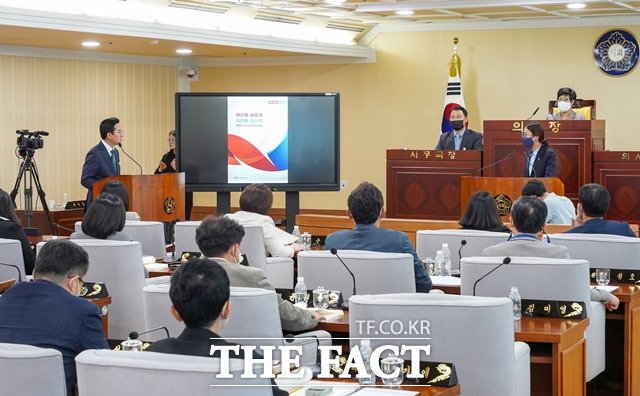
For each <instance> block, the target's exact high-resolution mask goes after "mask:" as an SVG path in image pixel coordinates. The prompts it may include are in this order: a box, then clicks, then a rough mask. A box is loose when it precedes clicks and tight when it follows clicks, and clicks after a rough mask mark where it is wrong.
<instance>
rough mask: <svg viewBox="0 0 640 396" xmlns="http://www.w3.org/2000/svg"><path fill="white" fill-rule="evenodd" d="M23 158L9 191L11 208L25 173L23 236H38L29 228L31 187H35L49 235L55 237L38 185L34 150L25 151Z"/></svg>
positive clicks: (31, 201) (31, 204)
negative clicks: (45, 218)
mask: <svg viewBox="0 0 640 396" xmlns="http://www.w3.org/2000/svg"><path fill="white" fill-rule="evenodd" d="M21 154H23V153H21ZM24 154H25V155H24V156H23V159H22V164H20V170H18V177H17V178H16V184H15V185H14V186H13V190H11V194H9V195H10V197H11V201H13V206H15V207H17V205H16V196H17V195H18V190H19V188H20V182H21V181H22V178H23V176H24V174H25V172H26V173H28V174H29V177H28V181H27V182H25V187H24V214H25V216H26V217H27V227H24V232H25V234H27V235H29V236H37V235H39V230H38V229H37V228H32V227H31V218H32V217H33V185H34V184H35V186H36V191H37V193H38V197H39V198H40V203H41V204H42V209H43V210H44V213H45V215H46V217H47V223H48V224H49V227H51V235H56V231H55V230H54V227H53V222H52V221H51V215H50V214H49V207H48V206H47V201H46V199H45V196H46V194H45V193H44V191H43V190H42V184H40V176H38V167H37V166H36V163H35V161H34V160H33V156H34V155H35V151H34V150H27V151H26V152H25V153H24ZM36 203H37V200H36Z"/></svg>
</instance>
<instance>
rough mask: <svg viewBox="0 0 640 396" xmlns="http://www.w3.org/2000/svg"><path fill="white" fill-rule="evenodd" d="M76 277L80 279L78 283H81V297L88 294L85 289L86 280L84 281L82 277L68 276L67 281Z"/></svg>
mask: <svg viewBox="0 0 640 396" xmlns="http://www.w3.org/2000/svg"><path fill="white" fill-rule="evenodd" d="M74 276H77V277H78V282H80V295H81V296H82V295H84V294H86V291H85V288H84V279H82V277H81V276H80V275H68V276H67V279H71V278H73V277H74Z"/></svg>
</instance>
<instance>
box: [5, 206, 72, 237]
mask: <svg viewBox="0 0 640 396" xmlns="http://www.w3.org/2000/svg"><path fill="white" fill-rule="evenodd" d="M16 214H17V215H18V218H19V219H20V223H21V224H22V226H23V227H27V226H28V225H27V216H26V215H25V213H24V210H16ZM49 215H50V216H51V222H53V223H57V224H59V225H60V226H62V227H64V228H68V229H71V230H73V229H74V227H75V224H76V221H82V218H83V217H84V208H79V209H54V210H50V211H49ZM31 227H33V228H37V229H38V230H40V233H41V234H51V233H52V232H53V231H54V230H52V229H51V225H50V224H48V223H47V216H46V214H45V212H44V210H34V211H33V217H32V218H31ZM55 231H56V233H57V234H58V235H62V236H69V235H71V232H70V231H67V230H65V229H62V228H59V229H58V230H55Z"/></svg>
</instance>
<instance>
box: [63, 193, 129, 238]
mask: <svg viewBox="0 0 640 396" xmlns="http://www.w3.org/2000/svg"><path fill="white" fill-rule="evenodd" d="M125 218H126V211H125V209H124V203H123V202H122V200H121V199H120V198H119V197H118V196H116V195H113V194H108V193H102V194H100V195H98V197H97V198H96V200H95V201H93V203H92V204H91V206H90V207H89V210H87V214H85V215H84V218H83V219H82V231H76V232H74V233H73V234H71V239H111V240H116V241H130V240H131V237H130V236H129V235H127V234H126V233H125V232H122V230H123V229H124V224H125Z"/></svg>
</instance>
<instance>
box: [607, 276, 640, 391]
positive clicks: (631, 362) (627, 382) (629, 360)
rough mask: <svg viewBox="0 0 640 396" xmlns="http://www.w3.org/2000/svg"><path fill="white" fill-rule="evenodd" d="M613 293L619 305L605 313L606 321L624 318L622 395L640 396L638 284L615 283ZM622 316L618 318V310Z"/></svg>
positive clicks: (639, 304) (639, 287)
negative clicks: (616, 287)
mask: <svg viewBox="0 0 640 396" xmlns="http://www.w3.org/2000/svg"><path fill="white" fill-rule="evenodd" d="M617 286H618V289H616V290H614V291H613V294H614V295H615V296H616V297H618V299H620V304H621V306H620V307H618V309H617V311H615V312H613V313H607V322H609V321H617V320H621V319H622V320H624V324H623V329H624V336H623V342H624V344H623V349H624V353H623V367H624V370H623V384H624V395H626V396H640V339H639V337H640V334H639V333H640V286H635V285H622V284H620V285H617ZM621 310H622V311H623V314H624V316H623V317H622V318H620V313H619V311H621ZM607 339H609V337H607Z"/></svg>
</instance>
